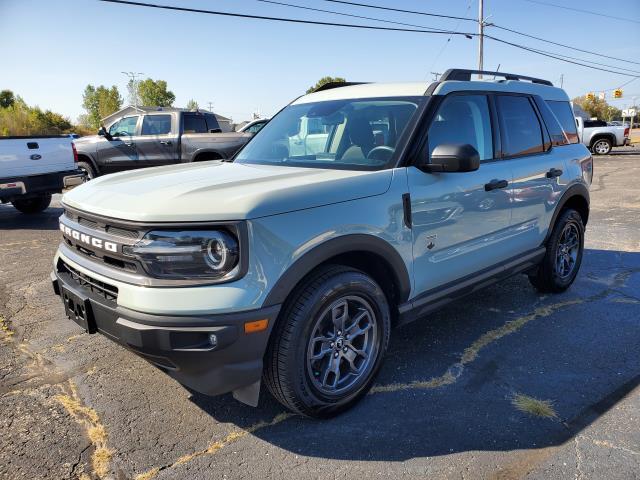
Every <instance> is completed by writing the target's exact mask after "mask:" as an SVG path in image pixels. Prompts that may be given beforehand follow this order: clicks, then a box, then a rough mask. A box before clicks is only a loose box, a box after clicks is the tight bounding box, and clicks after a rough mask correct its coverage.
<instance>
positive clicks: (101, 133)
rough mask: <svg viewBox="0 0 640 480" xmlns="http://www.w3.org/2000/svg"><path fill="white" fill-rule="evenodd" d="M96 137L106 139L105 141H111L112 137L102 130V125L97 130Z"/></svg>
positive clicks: (105, 130)
mask: <svg viewBox="0 0 640 480" xmlns="http://www.w3.org/2000/svg"><path fill="white" fill-rule="evenodd" d="M98 135H100V136H101V137H104V138H106V139H107V140H112V139H113V137H112V136H111V135H110V134H109V132H107V129H106V128H104V125H101V126H100V128H99V129H98Z"/></svg>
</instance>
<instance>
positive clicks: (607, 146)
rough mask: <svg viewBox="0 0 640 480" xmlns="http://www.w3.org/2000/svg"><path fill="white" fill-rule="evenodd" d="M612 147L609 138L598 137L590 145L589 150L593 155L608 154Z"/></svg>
mask: <svg viewBox="0 0 640 480" xmlns="http://www.w3.org/2000/svg"><path fill="white" fill-rule="evenodd" d="M612 147H613V145H612V143H611V140H609V139H608V138H598V139H597V140H596V141H595V142H593V145H591V151H592V152H593V153H594V154H595V155H608V154H609V153H611V148H612Z"/></svg>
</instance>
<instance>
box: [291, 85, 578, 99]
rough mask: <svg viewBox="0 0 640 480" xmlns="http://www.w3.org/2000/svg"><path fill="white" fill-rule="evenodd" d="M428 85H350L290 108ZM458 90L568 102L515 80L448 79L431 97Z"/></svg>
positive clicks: (419, 91) (411, 93)
mask: <svg viewBox="0 0 640 480" xmlns="http://www.w3.org/2000/svg"><path fill="white" fill-rule="evenodd" d="M430 84H431V82H413V83H365V84H361V85H350V86H347V87H339V88H332V89H329V90H324V91H321V92H316V93H310V94H308V95H304V96H302V97H300V98H298V99H297V100H296V101H294V102H293V105H300V104H303V103H311V102H324V101H328V100H348V99H357V98H376V97H378V98H383V97H415V96H421V95H424V94H425V92H426V91H427V88H429V85H430ZM460 90H472V91H473V90H475V91H494V92H517V93H528V94H532V95H540V96H541V97H542V98H543V99H545V100H559V101H568V100H569V97H568V96H567V94H566V92H565V91H564V90H562V89H561V88H557V87H551V86H548V85H541V84H539V83H530V82H523V81H518V80H478V81H458V80H448V81H445V82H441V83H440V84H439V85H438V87H437V88H436V89H435V91H434V92H433V94H434V95H446V94H447V93H450V92H454V91H460Z"/></svg>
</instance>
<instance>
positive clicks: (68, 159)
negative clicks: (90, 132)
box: [0, 135, 84, 213]
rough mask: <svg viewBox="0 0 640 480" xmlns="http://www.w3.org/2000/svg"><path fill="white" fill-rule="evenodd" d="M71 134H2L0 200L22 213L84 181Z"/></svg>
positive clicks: (46, 204)
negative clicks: (17, 135) (28, 135)
mask: <svg viewBox="0 0 640 480" xmlns="http://www.w3.org/2000/svg"><path fill="white" fill-rule="evenodd" d="M71 140H72V139H71V137H69V136H68V135H50V136H32V137H24V136H23V137H0V202H1V203H9V202H10V203H11V204H13V206H14V207H15V208H17V209H18V210H20V211H21V212H22V213H39V212H42V211H43V210H45V209H46V208H47V207H49V204H50V203H51V195H52V194H54V193H60V192H62V190H63V189H64V188H68V187H73V186H75V185H79V184H80V183H82V182H83V179H84V175H83V173H82V171H80V170H79V169H78V166H77V165H76V160H75V149H74V146H73V143H72V142H71Z"/></svg>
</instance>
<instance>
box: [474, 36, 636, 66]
mask: <svg viewBox="0 0 640 480" xmlns="http://www.w3.org/2000/svg"><path fill="white" fill-rule="evenodd" d="M485 37H486V38H490V39H491V40H494V41H496V42H499V43H504V44H505V45H510V46H512V47H515V48H519V49H521V50H526V51H528V52H532V53H536V54H538V55H542V56H544V57H549V58H555V59H556V60H560V61H561V62H567V63H572V64H574V65H580V66H582V67H586V68H590V69H592V70H600V71H602V72H608V73H615V74H617V75H624V76H627V77H636V75H632V74H630V73H624V72H618V71H614V70H608V69H606V68H599V67H594V66H592V65H588V64H586V63H580V62H576V61H574V60H573V59H571V60H570V59H569V58H570V57H565V58H563V57H559V56H557V55H556V54H551V53H544V52H542V51H540V50H536V49H535V48H530V47H526V46H524V45H520V44H517V43H513V42H509V41H507V40H503V39H501V38H496V37H494V36H491V35H486V34H485Z"/></svg>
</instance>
